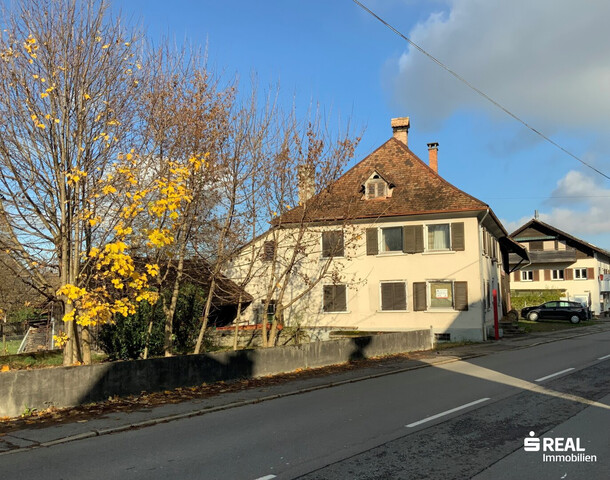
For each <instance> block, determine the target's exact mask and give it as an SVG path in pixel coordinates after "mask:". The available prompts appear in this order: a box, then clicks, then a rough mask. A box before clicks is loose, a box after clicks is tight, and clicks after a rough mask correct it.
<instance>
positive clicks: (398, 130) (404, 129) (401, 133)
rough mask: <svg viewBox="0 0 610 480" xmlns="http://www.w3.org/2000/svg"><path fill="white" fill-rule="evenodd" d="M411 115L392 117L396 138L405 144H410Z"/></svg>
mask: <svg viewBox="0 0 610 480" xmlns="http://www.w3.org/2000/svg"><path fill="white" fill-rule="evenodd" d="M409 126H410V122H409V117H399V118H393V119H392V132H393V135H394V138H395V139H396V140H400V141H401V142H402V143H404V144H405V145H409V144H408V138H409Z"/></svg>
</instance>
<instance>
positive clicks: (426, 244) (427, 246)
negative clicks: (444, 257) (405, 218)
mask: <svg viewBox="0 0 610 480" xmlns="http://www.w3.org/2000/svg"><path fill="white" fill-rule="evenodd" d="M438 225H447V226H448V227H449V236H448V239H447V241H448V243H449V245H448V247H447V248H439V249H436V248H429V244H428V229H429V228H430V227H435V226H438ZM451 251H452V245H451V222H438V223H426V224H425V225H424V252H451Z"/></svg>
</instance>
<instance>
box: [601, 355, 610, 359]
mask: <svg viewBox="0 0 610 480" xmlns="http://www.w3.org/2000/svg"><path fill="white" fill-rule="evenodd" d="M606 358H610V355H604V356H603V357H599V358H598V360H605V359H606Z"/></svg>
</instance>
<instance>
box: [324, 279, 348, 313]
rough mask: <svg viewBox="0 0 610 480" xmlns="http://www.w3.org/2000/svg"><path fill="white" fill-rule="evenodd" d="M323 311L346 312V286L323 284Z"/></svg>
mask: <svg viewBox="0 0 610 480" xmlns="http://www.w3.org/2000/svg"><path fill="white" fill-rule="evenodd" d="M323 302H324V303H323V306H322V309H323V311H324V312H327V313H332V312H347V286H346V285H324V299H323Z"/></svg>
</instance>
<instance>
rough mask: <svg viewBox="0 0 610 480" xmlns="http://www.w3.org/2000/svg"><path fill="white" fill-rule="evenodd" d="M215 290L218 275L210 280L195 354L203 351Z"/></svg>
mask: <svg viewBox="0 0 610 480" xmlns="http://www.w3.org/2000/svg"><path fill="white" fill-rule="evenodd" d="M214 290H216V275H215V274H214V275H213V276H212V281H211V282H210V291H209V292H208V298H207V300H206V301H205V309H204V311H203V318H202V319H201V328H200V329H199V336H198V337H197V344H196V345H195V351H194V352H193V353H194V354H198V353H201V345H202V344H203V336H204V334H205V330H206V329H207V328H208V318H209V317H210V310H211V309H212V297H213V296H214Z"/></svg>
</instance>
